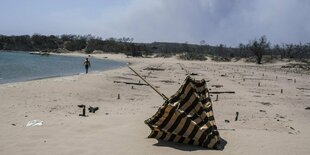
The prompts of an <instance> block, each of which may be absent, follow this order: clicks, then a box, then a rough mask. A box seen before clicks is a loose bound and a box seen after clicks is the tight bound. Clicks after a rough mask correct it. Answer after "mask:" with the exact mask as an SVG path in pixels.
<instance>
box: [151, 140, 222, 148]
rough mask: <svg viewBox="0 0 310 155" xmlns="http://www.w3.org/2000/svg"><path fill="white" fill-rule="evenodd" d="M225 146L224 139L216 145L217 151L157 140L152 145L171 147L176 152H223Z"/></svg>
mask: <svg viewBox="0 0 310 155" xmlns="http://www.w3.org/2000/svg"><path fill="white" fill-rule="evenodd" d="M226 144H227V141H226V140H224V139H221V140H220V144H219V145H218V148H217V149H208V148H204V147H201V146H195V145H188V144H183V143H175V142H167V141H163V140H158V143H156V144H153V145H154V146H159V147H171V148H174V149H177V150H181V151H197V150H221V151H222V150H224V148H225V146H226Z"/></svg>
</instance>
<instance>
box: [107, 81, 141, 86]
mask: <svg viewBox="0 0 310 155" xmlns="http://www.w3.org/2000/svg"><path fill="white" fill-rule="evenodd" d="M113 82H114V83H125V84H132V85H139V86H142V85H146V86H147V84H144V83H137V82H125V81H113Z"/></svg>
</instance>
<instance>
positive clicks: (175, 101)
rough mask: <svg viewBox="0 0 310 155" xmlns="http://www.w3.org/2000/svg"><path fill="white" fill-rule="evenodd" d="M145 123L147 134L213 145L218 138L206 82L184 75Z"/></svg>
mask: <svg viewBox="0 0 310 155" xmlns="http://www.w3.org/2000/svg"><path fill="white" fill-rule="evenodd" d="M145 123H146V124H147V125H148V126H149V127H150V128H151V129H152V132H151V134H150V135H149V138H156V139H161V140H165V141H173V142H179V143H186V144H193V145H201V146H203V147H206V148H216V147H217V145H218V144H219V142H220V136H219V132H218V130H217V127H216V124H215V120H214V115H213V110H212V103H211V99H210V97H209V94H208V89H207V87H206V82H205V81H204V80H201V81H197V80H194V79H192V78H191V77H189V76H188V77H187V78H186V80H185V82H184V84H183V85H182V86H181V88H180V89H179V90H178V91H177V93H176V94H174V95H173V96H172V97H171V98H170V99H169V101H167V102H165V103H164V104H163V105H162V106H161V107H160V108H159V110H158V111H157V112H156V114H155V115H154V116H152V117H151V118H149V119H147V120H146V121H145Z"/></svg>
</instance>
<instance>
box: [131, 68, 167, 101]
mask: <svg viewBox="0 0 310 155" xmlns="http://www.w3.org/2000/svg"><path fill="white" fill-rule="evenodd" d="M128 68H129V69H130V70H132V71H133V72H134V73H135V74H136V75H137V76H139V78H140V79H142V80H143V81H144V82H145V83H146V84H148V85H149V86H150V87H151V88H152V89H153V90H155V91H156V93H157V94H159V95H160V96H161V97H162V98H163V99H164V100H165V101H167V100H168V97H167V96H166V95H164V94H163V93H160V92H159V91H158V90H157V89H156V88H155V87H153V86H152V85H151V84H150V83H149V82H147V81H146V80H145V79H144V78H143V77H142V76H141V75H140V74H139V73H137V72H136V71H135V70H134V69H132V68H131V67H130V66H128Z"/></svg>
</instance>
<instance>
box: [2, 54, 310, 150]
mask: <svg viewBox="0 0 310 155" xmlns="http://www.w3.org/2000/svg"><path fill="white" fill-rule="evenodd" d="M71 55H81V54H71ZM85 56H86V55H85ZM92 57H98V58H107V59H113V60H118V61H124V62H130V63H131V64H132V67H133V68H134V69H136V70H137V71H138V72H139V73H140V74H141V75H143V76H145V77H146V79H147V80H148V81H149V82H150V83H152V84H153V85H154V86H156V88H158V90H160V91H161V92H162V93H164V94H165V95H166V96H171V95H173V94H174V93H175V92H176V91H177V90H178V88H179V87H180V85H181V84H182V82H183V80H184V79H185V78H186V76H187V75H186V74H187V73H194V74H197V75H195V76H192V77H193V78H195V79H205V80H207V81H208V88H209V89H211V90H210V91H235V93H234V94H219V95H218V100H216V95H213V96H212V102H213V110H214V114H215V120H216V123H217V126H218V128H219V132H220V135H221V137H222V138H223V139H225V140H226V141H227V145H226V146H225V148H224V150H222V151H218V150H206V149H204V148H202V147H199V146H191V145H185V144H177V143H172V142H163V141H158V140H156V139H148V138H147V136H148V135H149V133H150V129H149V127H148V126H147V125H145V124H144V120H145V119H147V118H149V117H151V116H152V115H153V114H154V113H155V112H156V111H157V109H158V107H159V106H160V105H162V104H163V102H164V101H163V99H162V98H161V97H160V96H159V95H158V94H156V92H155V91H153V90H152V89H151V88H150V87H148V86H145V85H132V84H125V83H122V82H133V83H138V82H139V81H141V83H143V81H142V80H140V79H139V77H137V76H136V75H135V74H134V73H133V72H132V71H131V70H130V69H128V68H127V67H123V68H119V69H115V70H109V71H104V72H91V73H90V74H81V75H75V76H67V77H57V78H49V79H42V80H35V81H26V82H19V83H9V84H1V85H0V109H1V111H0V139H1V141H0V154H3V155H8V154H12V155H13V154H14V155H17V154H23V155H28V154H29V155H35V154H38V155H40V154H45V155H54V154H75V155H76V154H89V155H94V154H130V155H131V154H132V155H137V154H141V155H145V154H148V155H152V154H154V155H155V154H167V155H168V154H169V155H171V154H195V155H199V154H209V155H218V154H229V155H240V154H252V155H261V154H265V155H274V154H283V155H291V154H297V155H305V154H310V148H309V144H310V126H309V122H310V110H306V109H305V108H306V107H310V102H309V101H310V75H309V74H301V73H295V72H293V71H284V70H281V69H280V67H281V66H282V65H283V64H284V63H283V62H281V63H275V64H266V65H256V64H253V63H244V62H213V61H210V60H208V61H181V60H178V59H176V58H175V57H173V58H126V56H125V55H120V54H97V55H95V54H94V55H92ZM148 67H157V68H161V69H163V70H147V69H146V68H148ZM115 81H116V82H115ZM281 89H282V93H281ZM118 94H119V96H120V98H119V99H118ZM80 104H85V105H86V106H87V107H89V106H95V107H99V110H98V111H96V113H88V112H87V113H86V114H87V115H88V117H80V116H79V114H80V113H81V112H82V110H81V109H80V108H79V107H78V106H77V105H80ZM236 112H239V119H238V120H237V121H235V116H236ZM31 120H42V121H43V125H42V126H34V127H26V124H27V123H28V121H31Z"/></svg>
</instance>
